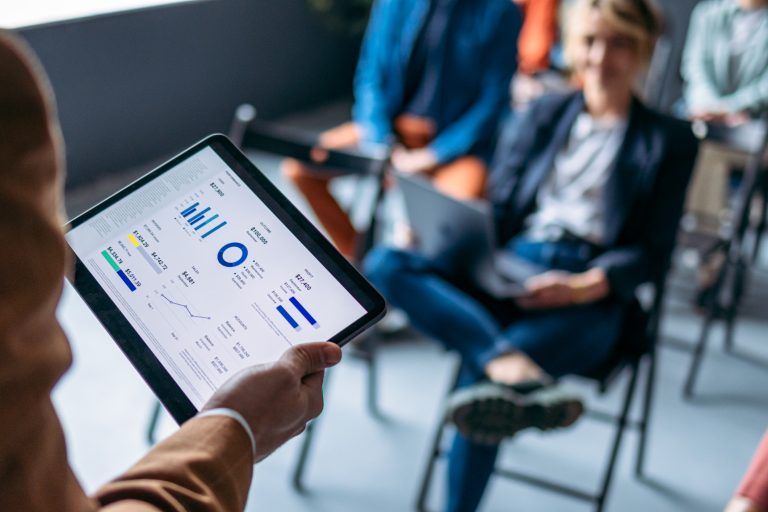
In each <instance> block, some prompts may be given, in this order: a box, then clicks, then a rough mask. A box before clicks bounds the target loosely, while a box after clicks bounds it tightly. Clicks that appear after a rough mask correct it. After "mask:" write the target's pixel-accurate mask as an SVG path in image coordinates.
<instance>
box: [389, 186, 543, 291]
mask: <svg viewBox="0 0 768 512" xmlns="http://www.w3.org/2000/svg"><path fill="white" fill-rule="evenodd" d="M397 179H398V184H399V185H400V189H401V190H402V193H403V199H404V200H405V209H406V213H407V214H408V219H409V222H410V225H411V229H412V230H413V233H414V236H415V239H416V248H417V250H418V251H419V252H420V253H421V254H423V255H425V256H426V257H427V258H429V259H430V260H432V261H433V262H434V264H435V266H436V267H437V268H438V269H439V270H440V271H442V272H445V273H447V274H449V275H455V276H457V277H464V278H468V279H469V280H470V281H471V282H474V283H476V284H477V285H478V286H479V287H480V289H482V290H483V291H485V292H486V293H488V294H489V295H491V296H493V297H496V298H500V299H506V298H516V297H522V296H525V295H526V294H527V291H526V289H525V286H524V283H525V281H526V280H527V279H528V278H530V277H533V276H535V275H538V274H541V273H543V272H546V270H547V269H546V268H545V267H543V266H540V265H537V264H535V263H531V262H529V261H526V260H524V259H522V258H519V257H517V256H515V255H514V254H512V253H510V252H509V251H507V250H504V249H500V248H499V245H498V244H497V241H496V233H495V227H494V223H493V215H492V213H491V206H490V204H489V203H488V202H487V201H462V200H459V199H456V198H453V197H450V196H448V195H445V194H443V193H442V192H440V191H439V190H437V189H436V188H435V187H434V186H433V185H432V183H431V182H430V181H429V180H427V179H426V178H424V177H422V176H412V175H404V174H398V175H397Z"/></svg>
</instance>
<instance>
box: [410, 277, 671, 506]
mask: <svg viewBox="0 0 768 512" xmlns="http://www.w3.org/2000/svg"><path fill="white" fill-rule="evenodd" d="M664 284H665V281H664V280H659V281H658V282H657V283H656V284H655V285H654V294H653V301H652V304H651V307H650V309H649V311H648V321H647V324H646V340H647V346H646V348H645V350H643V351H639V352H629V351H626V348H625V347H624V345H625V344H622V340H620V341H619V342H618V343H617V348H616V350H615V351H614V355H613V356H612V357H611V359H610V361H609V363H608V364H606V365H605V367H604V368H602V369H600V370H598V371H597V372H595V373H594V374H593V375H584V376H583V377H585V378H587V379H589V380H591V381H593V382H594V383H595V384H596V385H597V387H598V392H599V393H600V394H604V393H605V392H606V391H607V390H608V389H609V388H610V387H612V386H613V383H614V382H616V381H617V380H618V378H619V376H620V375H621V374H622V373H623V371H624V370H627V372H626V373H627V374H628V382H627V385H626V389H625V392H624V397H623V400H622V404H621V406H620V408H619V412H618V414H615V413H609V412H605V411H598V410H588V411H587V412H586V413H585V415H586V417H589V418H592V419H596V420H598V421H604V422H609V423H613V425H614V433H613V439H612V441H611V445H610V451H609V454H608V459H607V461H606V464H605V467H604V470H603V474H602V476H601V478H600V486H599V488H598V490H597V491H596V492H590V491H585V490H583V489H580V488H577V487H574V486H571V485H568V484H566V483H563V482H559V481H555V480H552V479H548V478H542V477H538V476H533V475H529V474H526V473H523V472H521V471H516V470H511V469H507V468H502V467H496V468H495V469H494V475H496V476H501V477H504V478H509V479H512V480H517V481H519V482H523V483H526V484H529V485H533V486H535V487H538V488H540V489H543V490H547V491H551V492H555V493H558V494H562V495H565V496H569V497H572V498H574V499H578V500H582V501H586V502H588V503H592V504H594V506H595V510H596V511H598V512H600V511H602V510H603V509H604V507H605V502H606V498H607V496H608V492H609V490H610V486H611V482H612V481H613V476H614V473H615V469H616V461H617V459H618V455H619V449H620V448H621V443H622V440H623V437H624V431H625V429H626V427H629V426H631V427H635V428H637V429H638V431H639V441H638V453H637V459H636V461H635V467H634V473H635V476H636V477H638V478H642V477H643V476H644V475H645V460H646V456H645V455H646V446H647V439H648V430H649V425H650V415H651V407H652V404H653V392H654V389H653V387H654V383H655V372H656V342H657V338H658V332H659V324H660V319H661V315H662V313H663V308H662V304H663V300H664ZM643 360H646V361H647V362H646V364H645V366H646V372H645V373H646V375H645V379H646V380H645V388H644V389H643V391H642V392H643V397H642V401H643V403H642V413H641V417H640V419H639V420H637V421H631V420H630V418H629V413H630V409H631V406H632V401H633V397H634V395H635V388H636V387H637V382H638V380H639V378H640V373H641V371H642V365H643ZM457 379H458V370H457V373H456V377H455V378H454V381H453V385H452V386H451V390H453V389H455V386H456V381H457ZM446 425H447V423H446V421H445V420H443V421H441V422H440V424H439V425H438V427H437V431H436V433H435V435H434V437H433V441H432V445H431V450H430V456H429V461H428V462H427V467H426V469H425V471H424V476H423V478H422V481H421V485H420V488H419V494H418V497H417V500H416V510H417V511H418V512H426V511H427V510H428V509H427V503H426V502H427V498H428V495H429V488H430V486H431V481H432V476H433V473H434V469H435V463H436V461H437V459H438V458H439V457H440V456H442V455H444V454H445V450H444V449H443V448H442V442H443V437H444V433H445V427H446Z"/></svg>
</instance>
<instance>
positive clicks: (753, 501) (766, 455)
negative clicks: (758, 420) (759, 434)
mask: <svg viewBox="0 0 768 512" xmlns="http://www.w3.org/2000/svg"><path fill="white" fill-rule="evenodd" d="M725 512H768V432H766V433H765V435H764V436H763V440H762V441H761V442H760V446H758V448H757V451H756V452H755V455H754V457H753V458H752V463H751V464H750V465H749V469H748V470H747V473H746V474H745V475H744V479H743V480H742V481H741V484H740V485H739V488H738V490H737V491H736V493H735V495H734V496H733V498H731V501H730V502H729V503H728V506H726V508H725Z"/></svg>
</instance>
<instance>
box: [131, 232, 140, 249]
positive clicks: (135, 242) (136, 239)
mask: <svg viewBox="0 0 768 512" xmlns="http://www.w3.org/2000/svg"><path fill="white" fill-rule="evenodd" d="M128 241H129V242H131V243H132V244H133V246H134V247H138V246H140V245H141V244H140V243H139V239H138V238H136V237H135V236H133V234H129V235H128Z"/></svg>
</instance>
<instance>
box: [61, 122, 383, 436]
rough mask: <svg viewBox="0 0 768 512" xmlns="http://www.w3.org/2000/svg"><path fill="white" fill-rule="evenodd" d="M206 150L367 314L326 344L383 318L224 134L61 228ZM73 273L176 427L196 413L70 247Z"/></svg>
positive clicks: (349, 272) (371, 291)
mask: <svg viewBox="0 0 768 512" xmlns="http://www.w3.org/2000/svg"><path fill="white" fill-rule="evenodd" d="M205 147H210V148H211V149H213V151H214V152H215V153H216V154H217V155H218V156H219V157H221V158H222V160H224V162H225V163H226V164H227V165H228V166H229V167H230V168H231V169H232V170H233V171H234V172H235V174H237V176H238V177H239V178H240V179H241V180H242V181H243V182H244V183H245V184H246V186H247V187H248V188H249V189H250V190H251V191H252V192H253V193H254V194H255V195H256V196H257V197H258V198H259V200H261V201H262V202H263V203H264V204H265V205H266V206H267V207H268V208H269V209H270V210H271V211H272V212H273V213H274V214H275V215H276V216H277V218H278V219H279V220H280V221H281V222H282V223H284V224H285V225H286V226H287V227H288V228H289V229H290V231H291V232H292V233H293V234H294V235H295V236H296V237H297V238H298V239H299V241H300V242H301V243H302V244H303V245H304V246H305V247H307V249H308V250H309V251H310V252H311V253H312V255H313V256H315V257H316V258H317V259H318V261H319V262H320V263H321V264H322V265H323V266H324V267H325V268H327V269H328V270H329V272H331V274H332V275H333V276H334V277H335V278H336V279H337V280H338V281H339V283H341V285H342V286H343V287H344V288H345V289H346V290H347V292H349V293H350V294H351V295H352V296H353V297H354V298H355V300H357V302H359V303H360V304H361V306H362V307H363V308H364V309H365V314H364V315H363V316H362V317H361V318H359V319H358V320H356V321H355V322H353V323H352V324H350V325H349V326H348V327H347V328H345V329H343V330H342V331H340V332H338V333H337V334H336V335H334V336H332V337H331V339H330V340H328V341H332V342H334V343H337V344H338V345H340V346H343V345H344V344H346V343H347V342H348V341H349V340H351V339H352V338H354V337H355V336H356V335H357V334H359V333H361V332H362V331H364V330H365V329H367V328H368V327H370V326H371V325H373V324H374V323H375V322H376V321H378V320H379V319H381V317H383V316H384V313H385V311H386V306H385V303H384V299H383V297H382V296H381V295H380V294H379V293H378V292H377V291H376V289H375V288H374V287H373V286H372V285H371V284H370V283H368V281H367V280H366V279H365V278H364V277H363V276H362V275H360V273H359V272H358V271H357V270H356V269H355V268H354V267H353V266H352V265H351V264H350V263H349V262H348V261H347V260H346V259H345V258H344V257H343V256H342V255H341V254H340V253H339V252H338V251H337V250H336V249H335V248H334V247H333V246H332V245H331V243H330V242H329V241H328V240H327V239H326V238H325V236H323V235H322V234H321V233H320V232H319V231H318V230H317V228H315V227H314V225H312V223H311V222H310V221H309V220H307V218H306V217H304V215H303V214H301V212H299V210H298V209H297V208H296V207H295V206H294V205H293V204H292V203H291V202H290V201H289V200H288V199H287V198H286V197H285V196H284V195H283V194H282V192H280V191H279V190H278V189H277V188H276V187H275V186H274V185H273V184H272V183H271V182H270V181H269V179H268V178H267V177H266V176H264V174H262V172H261V171H259V169H258V168H257V167H256V166H255V165H254V164H253V163H252V162H251V161H250V160H249V159H248V157H246V156H245V155H244V154H243V153H242V152H241V151H240V150H239V149H238V148H237V147H236V146H235V145H234V144H233V143H232V142H231V141H230V140H229V139H228V138H227V137H226V136H224V135H221V134H214V135H211V136H209V137H206V138H205V139H203V140H201V141H200V142H198V143H196V144H194V145H193V146H192V147H190V148H188V149H186V150H185V151H183V152H182V153H180V154H179V155H177V156H175V157H174V158H172V159H171V160H169V161H167V162H166V163H164V164H162V165H160V166H159V167H157V168H156V169H154V170H153V171H150V172H149V173H147V174H146V175H144V176H142V177H141V178H139V179H138V180H136V181H134V182H133V183H131V184H129V185H128V186H126V187H124V188H123V189H121V190H119V191H118V192H116V193H115V194H113V195H111V196H110V197H108V198H107V199H105V200H103V201H101V202H100V203H98V204H97V205H95V206H94V207H92V208H90V209H89V210H87V211H85V212H83V213H81V214H80V215H78V216H77V217H75V218H73V219H72V220H71V221H70V222H69V223H68V224H67V225H66V226H65V229H67V230H69V229H73V228H76V227H78V226H79V225H81V224H83V223H84V222H86V221H88V220H90V219H91V218H93V217H95V216H97V215H99V214H100V213H101V212H103V211H104V210H105V209H107V208H109V207H110V206H112V205H113V204H115V203H117V202H118V201H120V200H121V199H123V198H125V197H126V196H128V195H130V194H132V193H133V192H135V191H136V190H138V189H140V188H141V187H143V186H144V185H146V184H148V183H149V182H151V181H153V180H154V179H156V178H157V177H159V176H161V175H162V174H164V173H165V172H167V171H169V170H171V169H173V168H174V167H176V166H177V165H179V164H180V163H181V162H183V161H184V160H186V159H187V158H189V157H190V156H192V155H194V154H195V153H197V152H199V151H200V150H202V149H203V148H205ZM70 251H71V253H72V257H73V260H74V275H73V277H71V278H70V282H71V283H72V285H73V286H74V288H75V289H76V290H77V292H78V293H79V294H80V296H81V297H82V298H83V300H84V301H85V303H86V304H87V305H88V307H89V308H90V309H91V310H92V311H93V312H94V314H95V315H96V318H97V319H98V320H99V322H101V324H102V325H103V326H104V328H105V329H106V330H107V332H109V334H110V336H112V338H113V339H114V340H115V342H116V343H117V345H118V347H120V349H121V350H122V352H123V353H124V354H125V355H126V357H127V358H128V360H129V361H130V362H131V364H132V365H133V366H134V367H135V368H136V370H137V371H138V372H139V374H140V375H141V377H142V378H143V379H144V381H145V382H146V383H147V384H148V385H149V387H150V388H151V389H152V391H153V392H154V393H155V395H156V396H157V397H158V399H159V400H160V402H162V404H163V405H164V406H165V408H166V409H167V410H168V412H169V413H170V414H171V416H173V418H174V419H175V420H176V421H177V422H178V423H179V424H181V423H183V422H184V421H186V420H188V419H189V418H191V417H193V416H194V415H195V414H197V412H198V410H197V408H196V407H195V406H194V405H193V404H192V402H191V401H190V400H189V398H187V396H186V395H185V394H184V392H183V391H182V389H181V387H179V385H178V384H177V383H176V381H175V380H174V379H173V377H172V376H171V374H170V373H169V372H168V371H167V370H166V369H165V367H164V366H163V365H162V363H161V362H160V361H159V360H158V359H157V357H156V356H155V355H154V353H153V352H152V351H151V350H150V348H149V347H148V346H147V344H146V343H145V342H144V340H143V339H142V337H141V336H140V335H139V333H138V332H137V331H136V330H135V329H134V328H133V326H132V325H131V323H130V322H129V321H128V320H127V319H126V317H125V316H124V315H123V313H122V312H121V311H120V309H119V308H118V307H117V305H116V304H115V302H114V301H113V300H112V298H111V297H110V296H109V295H108V294H107V293H106V291H105V290H104V289H103V288H102V287H101V285H99V283H98V282H97V281H96V278H95V277H94V276H93V275H92V274H91V272H90V271H89V270H88V268H87V267H86V266H85V265H84V264H83V262H82V261H81V260H80V258H79V257H78V256H77V254H75V252H74V250H72V249H71V247H70Z"/></svg>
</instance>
